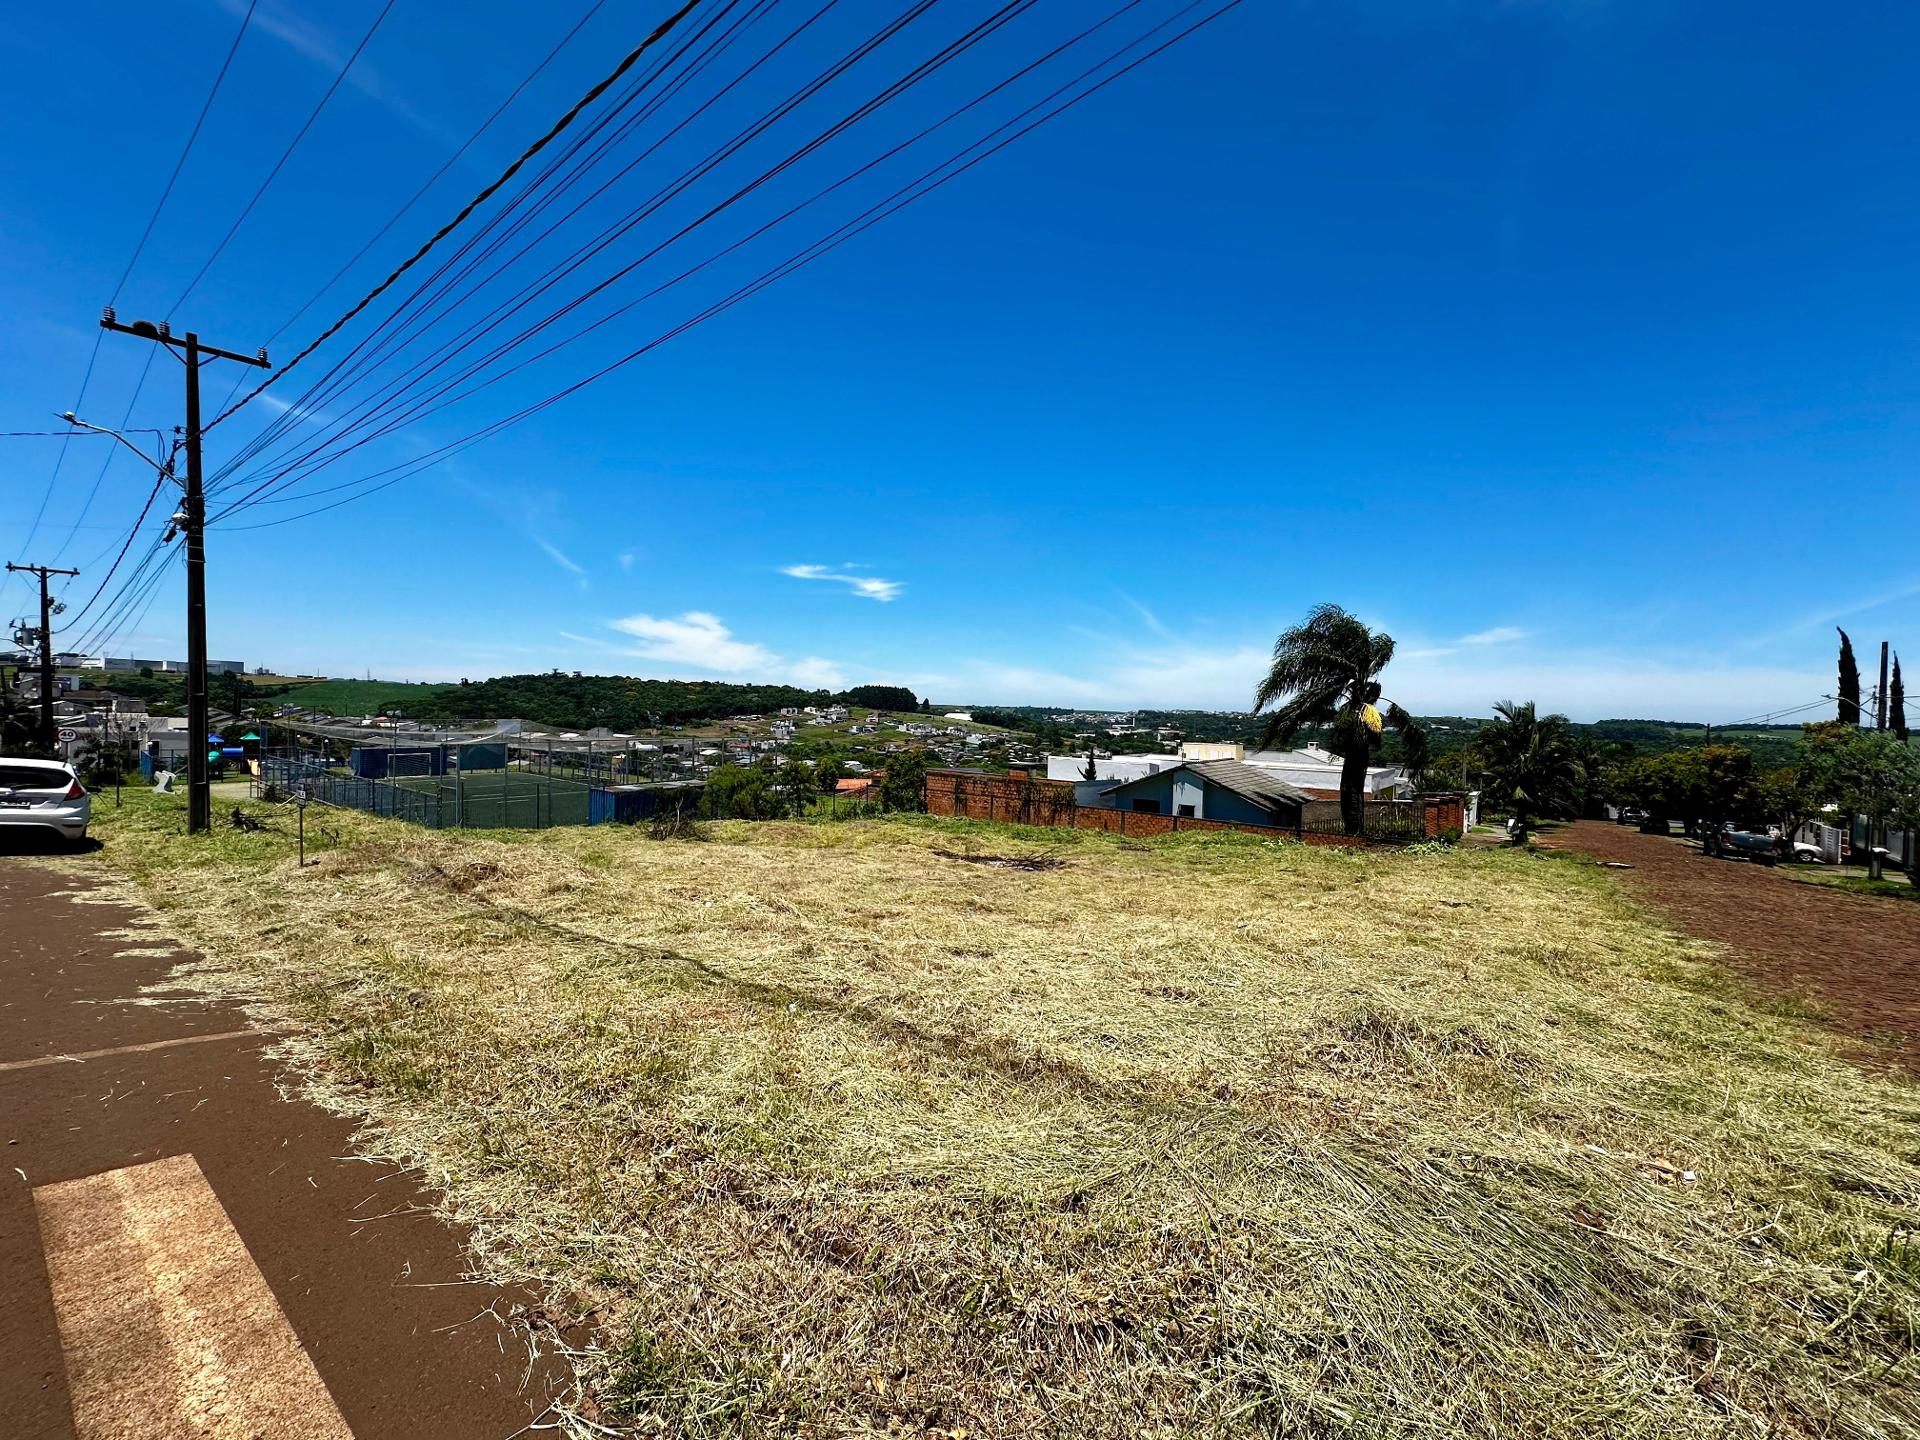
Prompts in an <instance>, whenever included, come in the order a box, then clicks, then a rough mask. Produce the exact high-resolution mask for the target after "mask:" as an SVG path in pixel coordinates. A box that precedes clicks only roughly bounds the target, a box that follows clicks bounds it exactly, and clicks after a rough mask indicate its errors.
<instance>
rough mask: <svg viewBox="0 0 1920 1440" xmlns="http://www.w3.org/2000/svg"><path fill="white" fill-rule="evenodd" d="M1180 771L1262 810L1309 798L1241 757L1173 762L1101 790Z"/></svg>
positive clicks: (1161, 778)
mask: <svg viewBox="0 0 1920 1440" xmlns="http://www.w3.org/2000/svg"><path fill="white" fill-rule="evenodd" d="M1182 770H1186V771H1189V772H1191V773H1192V774H1195V775H1198V776H1199V777H1200V778H1201V779H1202V780H1205V781H1207V782H1208V783H1209V784H1213V785H1218V786H1219V787H1220V788H1221V789H1222V790H1231V791H1232V792H1233V793H1234V794H1236V795H1238V796H1240V798H1241V799H1243V800H1251V801H1252V802H1253V803H1254V804H1255V805H1258V806H1260V807H1261V808H1262V809H1265V810H1271V809H1273V808H1275V807H1276V806H1281V805H1287V806H1291V805H1304V804H1305V803H1306V802H1307V801H1309V800H1311V799H1312V798H1313V797H1312V796H1311V795H1309V794H1307V793H1306V792H1305V791H1304V790H1296V789H1295V788H1294V787H1293V786H1291V785H1289V784H1287V782H1286V781H1284V780H1282V779H1280V778H1279V777H1278V776H1276V775H1274V774H1273V773H1272V772H1271V771H1268V770H1263V769H1262V768H1260V767H1259V766H1258V765H1249V764H1247V763H1246V762H1245V761H1244V760H1189V761H1187V762H1186V763H1185V764H1184V765H1176V766H1174V767H1173V768H1172V769H1169V770H1161V771H1159V772H1158V773H1156V774H1153V775H1142V776H1140V777H1139V778H1138V779H1137V780H1123V781H1121V782H1120V783H1119V784H1118V785H1112V786H1109V787H1108V788H1107V789H1106V790H1104V791H1102V792H1101V793H1102V794H1104V795H1111V794H1113V793H1115V792H1116V791H1119V790H1126V789H1129V788H1131V787H1132V786H1135V785H1144V784H1145V783H1146V782H1147V781H1149V780H1164V779H1165V778H1166V777H1167V776H1169V775H1178V774H1179V773H1180V772H1181V771H1182Z"/></svg>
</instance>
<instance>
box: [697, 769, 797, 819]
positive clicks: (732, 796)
mask: <svg viewBox="0 0 1920 1440" xmlns="http://www.w3.org/2000/svg"><path fill="white" fill-rule="evenodd" d="M786 806H787V802H786V799H785V797H784V796H783V795H782V794H781V793H780V790H779V788H778V787H777V786H776V785H775V784H774V781H773V773H772V771H771V770H769V769H768V768H767V767H766V766H763V765H721V766H718V767H716V768H715V770H714V772H713V773H712V774H711V775H709V776H708V777H707V783H706V787H705V789H704V790H703V791H702V793H701V796H700V813H701V814H702V815H705V816H708V817H709V818H711V819H715V820H778V819H780V818H781V817H782V816H783V815H785V814H786V813H787V809H786Z"/></svg>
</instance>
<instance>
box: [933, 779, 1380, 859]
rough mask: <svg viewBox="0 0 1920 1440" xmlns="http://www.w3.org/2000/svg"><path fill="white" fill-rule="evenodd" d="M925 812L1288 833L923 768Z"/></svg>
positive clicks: (1061, 786) (1038, 784) (1337, 842)
mask: <svg viewBox="0 0 1920 1440" xmlns="http://www.w3.org/2000/svg"><path fill="white" fill-rule="evenodd" d="M927 813H928V814H930V815H957V816H961V817H963V818H966V819H972V820H995V821H999V822H1001V823H1002V824H1015V825H1065V826H1073V827H1075V828H1077V829H1081V830H1104V831H1106V832H1108V833H1109V834H1113V835H1136V836H1143V837H1144V836H1149V835H1171V834H1172V833H1174V832H1175V831H1176V830H1241V831H1245V832H1246V833H1247V834H1249V835H1268V836H1273V835H1286V836H1293V835H1294V833H1295V832H1293V831H1291V830H1284V829H1277V828H1275V827H1274V826H1271V825H1241V824H1237V823H1235V822H1234V821H1231V820H1189V819H1185V818H1183V817H1181V816H1178V815H1148V814H1145V813H1143V812H1141V811H1138V810H1103V809H1099V808H1097V807H1094V806H1083V805H1077V804H1075V803H1074V798H1073V784H1072V782H1071V781H1067V780H1037V779H1033V778H1030V777H1028V776H1026V775H1023V774H1018V773H1016V774H1013V775H969V774H966V773H964V772H962V771H958V770H929V771H928V772H927ZM1297 838H1298V839H1301V840H1304V841H1305V842H1306V843H1307V844H1309V845H1333V846H1344V845H1363V844H1365V843H1366V842H1365V841H1364V840H1362V839H1361V838H1360V837H1359V836H1357V835H1320V834H1314V833H1311V832H1309V833H1308V834H1305V835H1300V836H1298V837H1297Z"/></svg>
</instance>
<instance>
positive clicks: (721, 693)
mask: <svg viewBox="0 0 1920 1440" xmlns="http://www.w3.org/2000/svg"><path fill="white" fill-rule="evenodd" d="M836 700H837V701H840V702H843V703H846V704H852V705H870V706H875V707H877V708H880V709H888V710H911V709H915V708H917V707H918V706H919V703H920V701H919V698H918V697H917V696H915V695H914V693H913V692H912V691H911V690H908V689H905V688H904V687H902V686H898V685H856V686H854V687H853V688H852V689H851V690H842V691H840V692H838V693H834V692H830V691H826V690H802V689H799V688H798V687H796V686H792V685H736V684H732V683H730V682H727V681H721V680H642V679H639V678H636V677H634V676H629V675H567V674H561V673H558V672H552V673H548V674H544V675H504V676H501V677H500V678H498V679H494V680H480V681H474V682H471V683H464V684H460V685H442V686H440V687H438V688H437V689H434V688H430V689H429V690H428V692H427V693H425V694H421V695H418V696H415V697H414V698H413V699H412V700H411V702H410V706H409V708H408V710H407V712H406V713H407V714H408V715H409V716H411V717H413V718H415V719H420V720H467V719H482V720H487V719H500V718H503V717H508V716H517V717H520V718H523V719H527V720H537V721H540V722H542V723H544V724H548V725H564V726H566V727H568V728H569V729H576V730H578V729H587V728H590V727H592V726H595V725H605V726H608V727H610V728H612V729H615V730H638V729H644V728H646V727H647V726H650V725H654V724H660V725H699V724H704V723H706V722H707V721H710V720H719V719H722V718H724V717H725V716H728V715H759V714H765V713H766V712H767V711H770V710H778V709H780V708H782V707H783V706H788V705H824V704H827V703H828V702H830V701H836Z"/></svg>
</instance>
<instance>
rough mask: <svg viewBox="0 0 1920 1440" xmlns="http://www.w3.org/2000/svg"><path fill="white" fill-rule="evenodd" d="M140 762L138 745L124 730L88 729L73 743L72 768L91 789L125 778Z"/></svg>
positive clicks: (81, 781)
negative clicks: (103, 730)
mask: <svg viewBox="0 0 1920 1440" xmlns="http://www.w3.org/2000/svg"><path fill="white" fill-rule="evenodd" d="M139 764H140V758H139V748H138V746H137V745H136V743H135V741H134V738H133V736H132V735H131V734H130V733H129V732H127V731H125V730H120V729H109V730H107V731H105V732H104V733H103V732H100V731H88V732H87V734H86V735H84V736H82V737H81V739H80V741H79V743H78V744H76V745H75V746H74V747H73V768H74V769H75V770H76V771H77V772H78V773H79V775H80V783H81V784H83V785H85V786H86V787H87V788H88V789H89V790H98V789H101V788H103V787H105V786H108V785H112V784H114V783H115V782H116V781H119V780H123V779H125V778H126V776H127V775H128V773H129V772H131V771H133V770H135V769H137V768H139Z"/></svg>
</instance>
